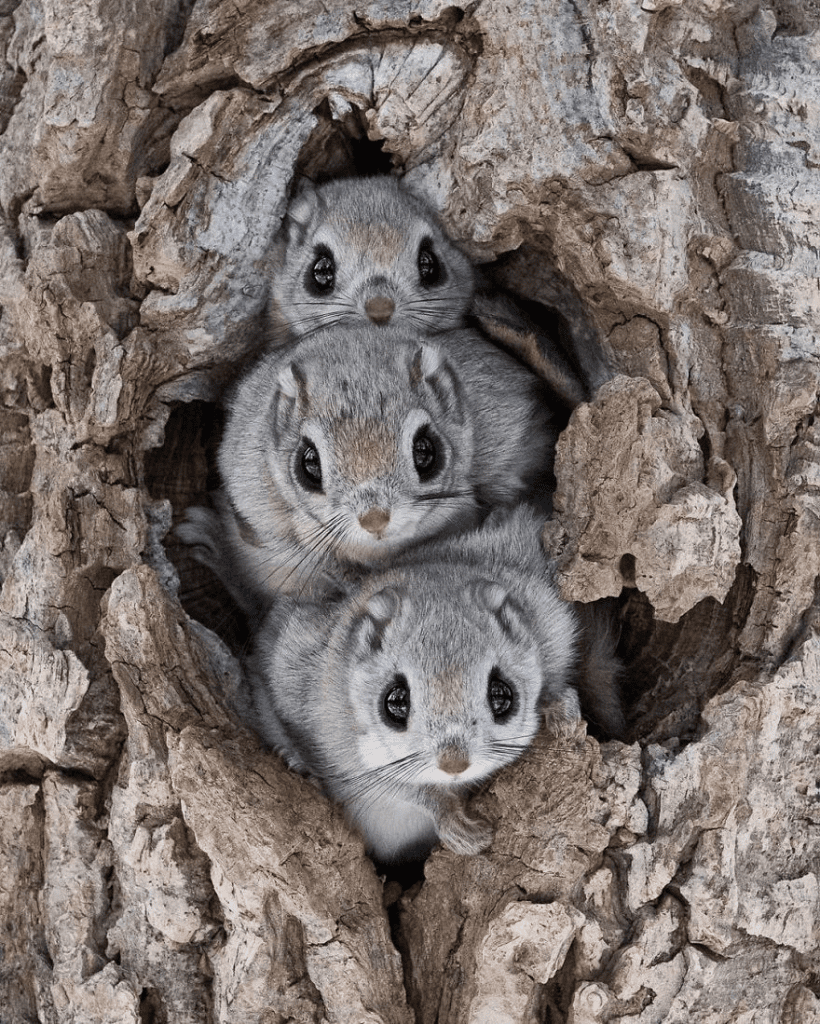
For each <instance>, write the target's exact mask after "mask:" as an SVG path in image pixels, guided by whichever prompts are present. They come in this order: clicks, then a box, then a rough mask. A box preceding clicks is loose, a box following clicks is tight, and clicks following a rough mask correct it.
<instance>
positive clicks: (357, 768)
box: [243, 506, 623, 864]
mask: <svg viewBox="0 0 820 1024" xmlns="http://www.w3.org/2000/svg"><path fill="white" fill-rule="evenodd" d="M542 526H543V519H542V518H541V517H539V516H538V515H537V514H536V513H535V512H533V511H532V510H530V509H529V508H528V507H526V506H519V507H518V508H516V509H515V510H513V511H512V512H511V513H507V514H505V515H503V516H501V515H494V516H492V517H491V518H490V519H489V520H488V521H487V522H486V523H485V524H484V525H483V526H481V527H479V528H478V529H475V530H473V531H471V532H469V533H465V534H462V535H460V536H457V537H452V538H448V539H445V540H438V541H433V542H429V543H427V544H423V545H421V546H419V547H417V548H415V549H414V550H412V551H410V552H407V553H406V554H405V555H403V556H401V557H400V558H399V559H398V560H397V561H396V562H395V563H394V564H393V566H392V567H391V569H390V570H389V571H384V572H380V573H374V574H372V575H370V576H368V577H367V578H366V579H364V580H363V581H361V582H360V583H359V584H358V585H357V586H356V587H355V588H354V589H353V591H352V592H351V593H348V594H347V595H346V596H345V597H343V598H340V599H339V600H336V601H334V602H325V603H324V604H318V603H306V602H302V603H300V602H297V601H295V600H293V599H292V598H288V597H284V598H282V599H281V600H280V601H277V603H276V605H275V607H274V609H273V610H272V611H271V613H270V614H269V616H268V618H267V619H266V621H265V624H264V625H263V627H262V630H261V632H260V635H259V643H258V648H257V651H256V653H255V655H254V657H253V659H252V661H251V665H250V671H249V685H250V693H249V695H248V699H247V705H246V707H245V708H244V709H243V711H244V715H245V717H246V718H247V719H248V721H249V724H251V725H252V726H254V728H256V730H257V731H258V732H259V733H260V734H261V735H262V737H263V738H264V739H265V740H266V741H267V742H268V743H269V744H270V745H271V746H272V747H274V748H275V749H276V750H277V751H278V752H279V753H280V754H281V755H282V756H283V757H284V758H285V760H286V761H287V762H288V764H289V765H290V766H291V767H292V768H294V769H296V770H298V771H300V772H303V773H305V774H307V775H310V776H312V777H313V778H315V779H317V780H319V782H320V783H321V784H322V786H323V788H324V789H325V791H326V793H327V794H328V795H329V796H330V797H332V798H333V799H335V800H337V801H339V802H340V803H341V804H342V805H343V806H344V807H345V810H346V812H347V815H348V818H349V819H350V820H351V822H352V823H353V824H354V825H355V826H356V827H357V828H358V829H359V831H360V832H361V833H362V835H363V836H364V839H365V842H366V844H367V847H368V851H369V852H370V853H371V854H372V856H373V857H374V859H376V860H377V861H378V862H380V863H382V864H389V863H395V862H401V861H407V860H414V859H418V858H420V857H423V856H426V854H427V853H429V851H430V849H431V848H432V847H433V845H435V843H436V842H437V841H441V842H442V843H443V844H444V845H445V846H446V847H447V848H449V849H450V850H453V851H454V852H456V853H463V854H472V853H478V852H479V851H480V850H482V849H484V848H485V847H486V846H487V845H488V844H489V842H490V839H491V831H490V829H489V827H488V826H487V825H486V824H485V823H483V822H480V821H476V820H473V819H471V818H470V817H469V816H468V814H467V812H466V809H465V804H466V799H467V797H468V796H469V793H470V791H471V790H473V789H474V788H475V787H476V785H477V784H478V783H481V782H482V781H484V780H485V779H487V778H488V777H489V776H490V775H491V774H492V773H494V772H495V771H497V770H498V769H499V768H501V767H503V766H504V765H507V764H510V763H511V762H513V761H515V760H516V759H517V758H518V757H519V756H520V755H521V754H522V753H523V752H524V751H525V750H526V748H527V747H528V746H529V745H530V743H531V742H532V740H533V739H534V738H535V736H536V733H537V732H538V730H539V728H540V726H541V723H542V719H543V717H546V721H547V726H548V728H549V729H550V731H551V732H552V733H553V734H554V735H567V734H571V733H572V732H573V731H574V728H575V725H576V724H577V722H578V719H579V716H580V707H579V693H580V699H581V704H582V705H583V706H584V707H585V710H586V707H587V706H589V707H590V708H591V710H592V715H593V716H594V718H595V719H596V720H597V722H598V724H599V725H601V726H602V727H603V729H604V730H605V731H606V732H608V733H609V734H610V735H617V734H618V732H619V730H620V729H621V728H622V724H623V723H622V717H621V711H620V701H619V697H618V691H617V684H616V675H617V663H616V661H615V659H614V657H613V656H612V650H611V648H612V644H611V641H610V640H609V639H608V636H607V635H605V634H606V630H602V631H600V632H599V634H598V635H595V636H594V637H593V639H592V643H590V644H586V645H585V646H586V647H587V649H588V650H590V651H593V652H594V657H593V658H587V661H594V671H592V672H590V673H589V674H588V676H587V675H586V674H585V673H583V672H582V673H581V677H580V678H574V670H575V667H576V665H577V663H578V660H579V659H578V651H577V647H578V640H579V635H580V634H581V632H582V630H589V629H590V626H589V624H585V625H582V624H581V620H580V617H579V614H578V612H577V611H576V609H575V608H574V606H573V605H571V604H568V603H567V602H565V601H563V600H562V599H561V598H560V597H559V595H558V591H557V588H556V586H555V584H554V582H553V579H552V567H551V563H550V561H549V559H548V558H547V556H546V554H545V553H544V551H543V549H542V547H541V541H540V535H541V529H542ZM592 628H593V631H594V630H595V627H594V625H593V627H592ZM582 664H583V660H582Z"/></svg>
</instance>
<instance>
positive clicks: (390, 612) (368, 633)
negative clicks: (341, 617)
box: [353, 587, 402, 653]
mask: <svg viewBox="0 0 820 1024" xmlns="http://www.w3.org/2000/svg"><path fill="white" fill-rule="evenodd" d="M401 603H402V598H401V596H400V595H399V593H398V591H397V590H396V589H395V588H394V587H385V588H384V590H380V591H378V593H376V594H373V595H372V596H371V597H369V598H368V599H367V601H366V602H365V605H364V607H363V609H362V611H361V613H360V615H359V616H358V617H357V619H356V622H355V623H354V626H353V641H354V644H355V647H356V649H357V650H358V651H360V652H371V653H372V652H374V651H378V650H381V646H382V637H383V636H384V631H385V629H386V628H387V626H388V624H389V623H390V622H391V621H392V620H393V619H394V618H395V617H396V615H397V614H398V611H399V608H400V607H401Z"/></svg>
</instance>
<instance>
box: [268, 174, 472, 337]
mask: <svg viewBox="0 0 820 1024" xmlns="http://www.w3.org/2000/svg"><path fill="white" fill-rule="evenodd" d="M427 243H429V248H430V250H431V251H432V253H433V254H434V256H435V258H436V260H437V261H438V264H439V267H440V269H441V274H440V279H439V280H438V281H437V282H435V283H434V284H430V285H428V286H425V285H424V283H423V281H422V278H421V275H420V272H419V251H420V248H421V247H422V246H423V245H426V244H427ZM323 253H329V254H330V255H331V258H332V259H333V262H334V264H335V282H334V286H333V288H332V290H331V291H330V292H328V293H327V294H316V293H315V288H314V289H313V290H311V285H312V283H313V282H312V278H311V268H312V267H313V265H314V264H315V262H316V260H317V258H319V257H320V256H321V255H322V254H323ZM277 255H278V257H279V258H278V263H279V265H278V267H277V269H276V272H275V274H274V277H273V282H272V287H271V298H272V304H271V306H272V308H271V315H272V319H273V325H274V328H275V331H276V333H277V334H281V333H282V332H283V331H288V330H289V331H290V333H292V334H294V335H296V336H297V337H304V336H306V335H309V334H311V333H313V332H314V331H316V330H318V329H320V328H323V327H333V326H337V325H342V324H352V325H357V324H361V323H364V322H366V323H379V324H381V325H384V326H386V325H387V324H388V323H389V324H390V325H398V326H401V327H404V328H405V329H407V328H410V329H412V330H414V331H417V332H419V333H422V334H430V333H433V332H437V331H442V330H448V329H450V328H452V327H458V326H460V325H461V324H462V322H463V319H464V315H465V313H466V311H467V308H468V306H469V304H470V300H471V298H472V293H473V271H472V266H471V264H470V261H469V260H468V259H467V257H466V256H464V254H463V253H461V252H460V251H459V250H458V248H457V247H456V246H455V245H454V244H453V243H452V242H451V241H450V240H449V239H448V238H447V236H446V235H445V234H444V232H443V231H442V229H441V227H440V225H439V223H438V220H437V218H436V216H435V214H434V213H433V211H432V210H431V209H430V208H429V207H428V206H427V204H426V203H424V202H423V201H422V200H420V199H418V198H417V197H416V196H414V195H413V194H412V192H410V191H409V190H408V189H407V188H406V187H405V186H403V185H401V184H400V183H399V182H398V180H397V179H396V178H392V177H388V176H384V177H374V178H343V179H338V180H335V181H329V182H326V183H325V184H322V185H318V186H317V185H313V184H311V183H309V182H306V183H304V184H303V185H302V186H301V188H300V190H299V191H298V192H297V194H296V196H295V197H294V199H293V200H292V202H291V204H290V207H289V209H288V213H287V216H286V218H285V222H284V225H283V232H282V237H281V238H280V240H279V252H278V254H277ZM373 300H377V301H376V302H375V305H374V306H372V307H371V306H368V305H367V304H368V303H369V302H372V301H373ZM390 303H392V304H393V306H394V309H393V311H392V314H391V313H390V312H389V304H390ZM366 307H367V308H366ZM369 309H372V310H373V312H372V316H373V318H377V319H371V316H370V315H369V313H368V310H369ZM385 315H386V316H387V319H384V317H385Z"/></svg>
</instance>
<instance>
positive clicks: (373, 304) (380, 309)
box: [364, 295, 396, 324]
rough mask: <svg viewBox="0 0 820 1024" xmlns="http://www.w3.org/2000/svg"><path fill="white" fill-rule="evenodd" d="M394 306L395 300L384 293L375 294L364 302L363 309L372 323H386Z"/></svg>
mask: <svg viewBox="0 0 820 1024" xmlns="http://www.w3.org/2000/svg"><path fill="white" fill-rule="evenodd" d="M395 308H396V304H395V302H393V300H392V299H388V297H387V296H386V295H375V296H374V297H373V298H372V299H368V300H367V302H365V304H364V311H365V313H367V315H368V317H369V318H370V319H371V320H372V321H373V323H374V324H386V323H387V321H388V320H389V319H390V317H391V316H392V315H393V311H394V310H395Z"/></svg>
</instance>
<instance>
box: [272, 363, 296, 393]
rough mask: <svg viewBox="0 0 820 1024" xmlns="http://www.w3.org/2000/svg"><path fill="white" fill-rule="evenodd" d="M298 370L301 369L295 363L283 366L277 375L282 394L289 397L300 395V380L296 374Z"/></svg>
mask: <svg viewBox="0 0 820 1024" xmlns="http://www.w3.org/2000/svg"><path fill="white" fill-rule="evenodd" d="M298 372H299V371H298V368H297V366H296V364H295V363H288V365H287V366H283V367H282V369H281V370H280V371H279V373H278V374H277V375H276V382H277V384H278V385H279V390H280V391H281V392H282V394H284V395H287V397H288V398H298V397H299V380H298V378H297V376H296V375H297V373H298Z"/></svg>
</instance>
